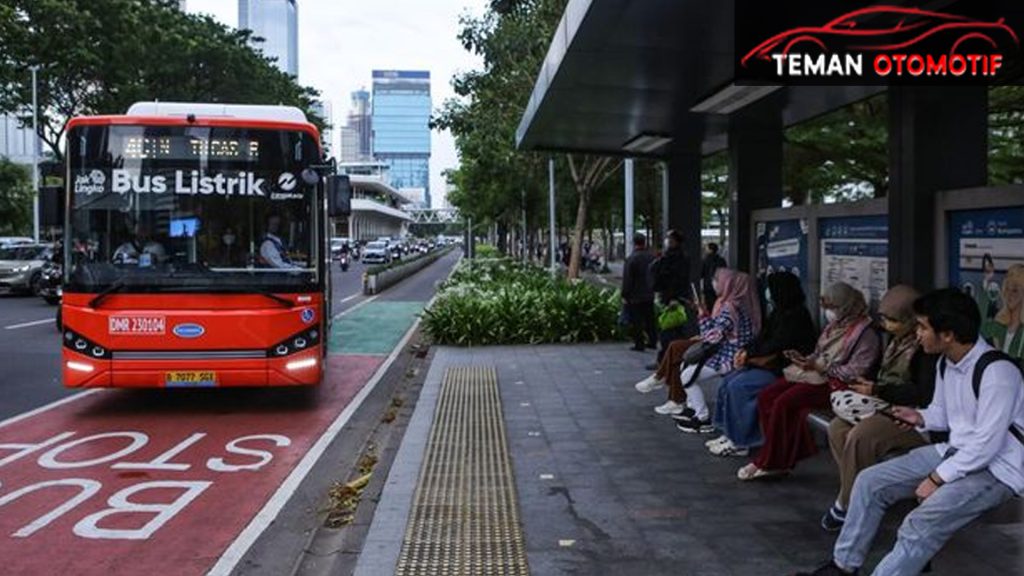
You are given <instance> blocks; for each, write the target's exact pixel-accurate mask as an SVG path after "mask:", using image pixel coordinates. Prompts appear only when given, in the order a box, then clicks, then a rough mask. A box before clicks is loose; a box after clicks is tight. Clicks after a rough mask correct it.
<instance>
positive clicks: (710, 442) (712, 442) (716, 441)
mask: <svg viewBox="0 0 1024 576" xmlns="http://www.w3.org/2000/svg"><path fill="white" fill-rule="evenodd" d="M723 442H729V437H728V436H726V435H725V434H722V435H721V436H719V437H718V438H715V439H714V440H708V441H707V442H705V443H704V446H706V447H708V448H711V447H712V446H714V445H715V444H721V443H723Z"/></svg>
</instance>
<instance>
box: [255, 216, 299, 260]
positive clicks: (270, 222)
mask: <svg viewBox="0 0 1024 576" xmlns="http://www.w3.org/2000/svg"><path fill="white" fill-rule="evenodd" d="M280 230H281V216H279V215H277V214H271V215H270V216H267V233H266V235H264V236H263V242H262V243H261V244H260V255H259V263H260V267H262V268H298V266H296V265H295V264H294V263H293V262H292V261H291V260H290V259H289V258H288V252H287V251H286V250H285V249H284V242H282V241H281V237H280V236H278V233H279V232H280Z"/></svg>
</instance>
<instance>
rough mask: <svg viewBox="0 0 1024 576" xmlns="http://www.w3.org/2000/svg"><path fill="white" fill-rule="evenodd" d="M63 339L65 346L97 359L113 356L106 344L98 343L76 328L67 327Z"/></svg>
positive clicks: (106, 358) (107, 358)
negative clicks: (75, 329) (79, 332)
mask: <svg viewBox="0 0 1024 576" xmlns="http://www.w3.org/2000/svg"><path fill="white" fill-rule="evenodd" d="M63 340H64V347H65V348H67V349H69V350H73V351H75V352H77V353H79V354H86V355H88V356H90V357H92V358H94V359H96V360H109V359H110V357H111V354H110V350H107V348H106V347H105V346H100V345H99V344H96V343H95V342H93V341H92V340H89V339H88V338H86V337H85V336H82V335H81V334H78V333H77V332H75V331H74V330H69V329H65V330H64V338H63ZM90 368H91V366H90ZM90 371H91V370H90Z"/></svg>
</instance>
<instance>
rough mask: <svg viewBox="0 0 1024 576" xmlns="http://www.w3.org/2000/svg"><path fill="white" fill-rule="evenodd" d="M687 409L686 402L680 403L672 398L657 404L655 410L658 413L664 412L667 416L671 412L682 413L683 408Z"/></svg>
mask: <svg viewBox="0 0 1024 576" xmlns="http://www.w3.org/2000/svg"><path fill="white" fill-rule="evenodd" d="M685 409H686V405H685V404H680V403H678V402H673V401H671V400H669V401H668V402H665V403H664V404H662V405H661V406H655V407H654V411H655V412H657V413H658V414H664V415H666V416H668V415H670V414H682V413H683V410H685Z"/></svg>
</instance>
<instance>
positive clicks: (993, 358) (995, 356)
mask: <svg viewBox="0 0 1024 576" xmlns="http://www.w3.org/2000/svg"><path fill="white" fill-rule="evenodd" d="M1000 360H1006V361H1007V362H1009V363H1010V364H1013V365H1014V366H1015V367H1016V368H1017V370H1020V369H1021V367H1020V364H1018V363H1017V361H1016V360H1015V359H1014V358H1013V357H1012V356H1010V355H1009V354H1006V353H1005V352H1003V351H1002V350H989V351H988V352H985V353H984V354H982V355H981V358H978V362H977V363H975V364H974V375H973V376H972V378H971V388H972V389H973V390H974V399H975V400H977V399H978V394H979V393H980V392H981V377H982V375H984V374H985V369H986V368H988V365H989V364H991V363H993V362H999V361H1000ZM939 375H940V376H942V377H943V378H945V377H946V357H945V356H943V357H942V359H941V360H939ZM1022 375H1024V372H1022ZM1010 434H1013V437H1014V438H1016V439H1017V441H1018V442H1020V443H1021V444H1024V432H1021V430H1020V428H1018V427H1017V425H1016V424H1014V423H1013V422H1010Z"/></svg>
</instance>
